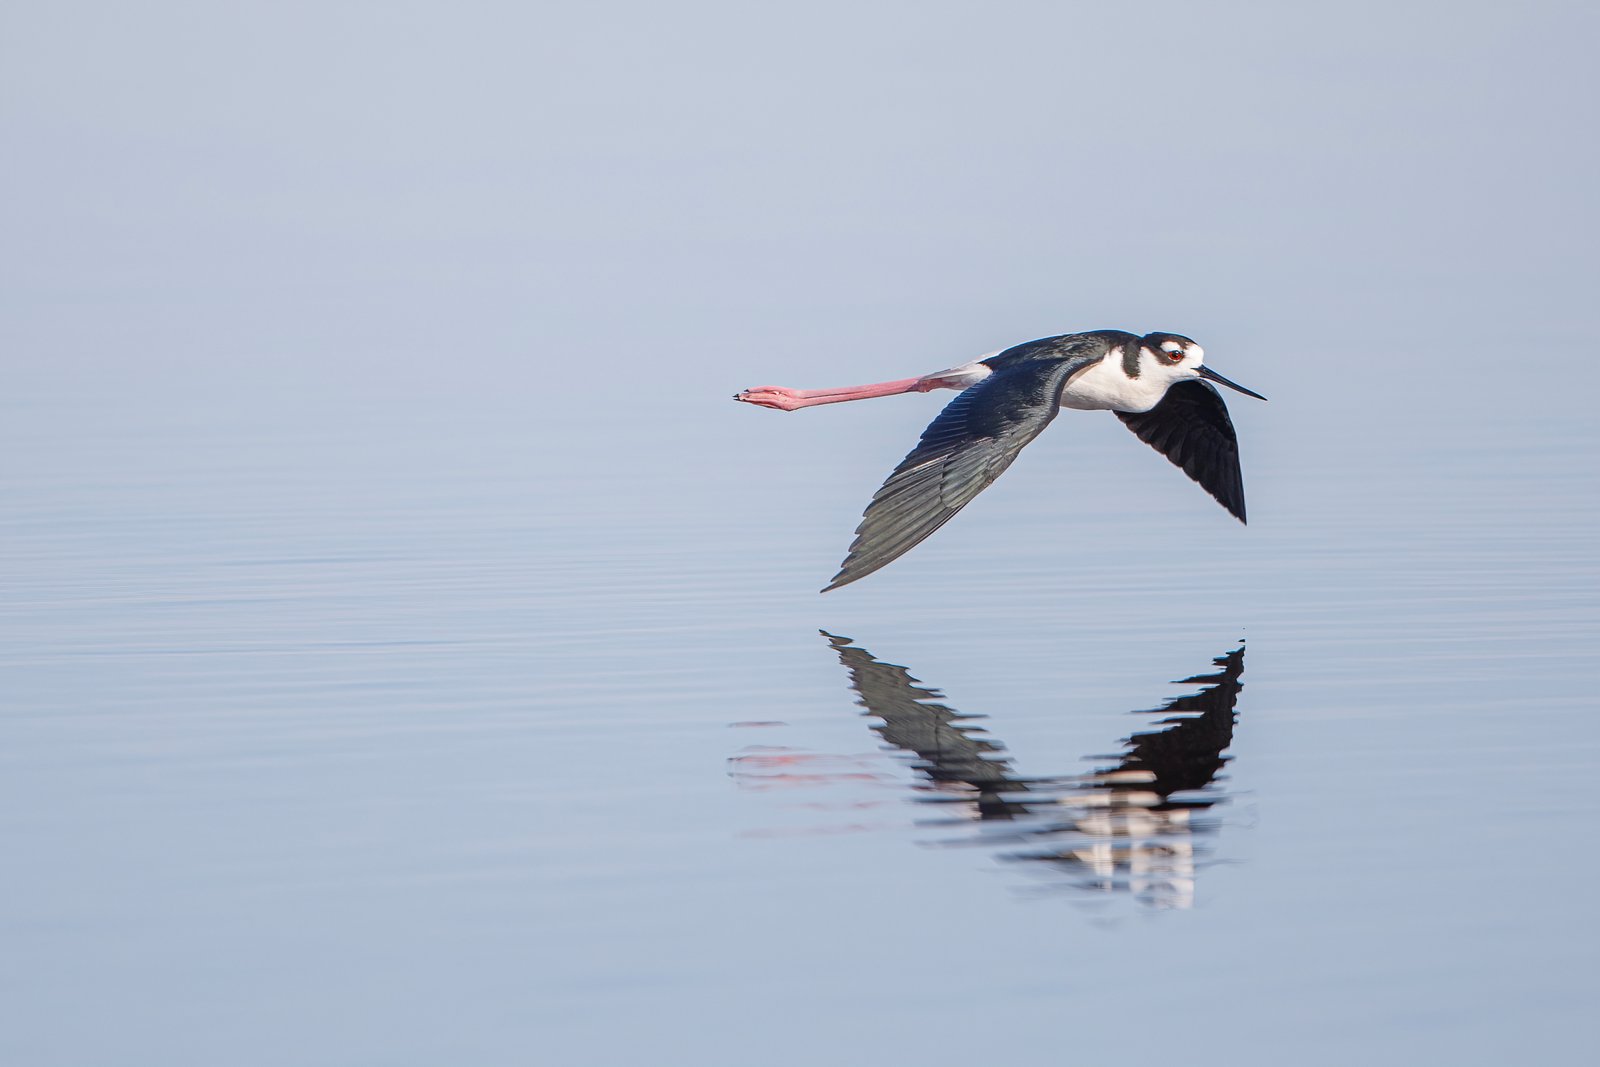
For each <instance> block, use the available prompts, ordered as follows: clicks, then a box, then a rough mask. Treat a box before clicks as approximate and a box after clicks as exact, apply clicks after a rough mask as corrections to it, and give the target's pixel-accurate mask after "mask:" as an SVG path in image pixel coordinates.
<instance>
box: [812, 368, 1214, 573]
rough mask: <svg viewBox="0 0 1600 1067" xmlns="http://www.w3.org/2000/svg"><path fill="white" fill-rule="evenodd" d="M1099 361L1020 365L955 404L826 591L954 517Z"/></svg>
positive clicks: (906, 464)
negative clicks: (1077, 377)
mask: <svg viewBox="0 0 1600 1067" xmlns="http://www.w3.org/2000/svg"><path fill="white" fill-rule="evenodd" d="M1095 358H1096V357H1094V356H1075V357H1072V358H1068V359H1060V358H1056V359H1040V360H1032V361H1028V362H1021V363H1016V364H1013V365H1011V366H1008V367H1005V368H1003V369H1000V370H996V371H995V372H994V373H993V374H991V375H990V376H989V377H987V378H985V379H984V380H983V381H981V382H979V383H978V384H977V385H974V386H973V387H972V388H970V389H968V390H966V391H965V392H963V393H962V394H961V395H960V396H958V397H956V398H955V399H954V400H952V401H950V403H949V404H947V405H946V406H945V409H944V410H943V411H941V412H940V413H939V417H938V418H936V419H934V420H933V422H932V423H930V424H929V425H928V428H927V429H926V430H924V431H922V441H921V442H920V443H919V444H918V445H917V447H916V448H914V449H912V450H911V454H910V455H908V456H906V458H905V459H903V460H901V461H900V465H899V466H898V467H896V468H895V469H894V473H893V474H891V475H889V480H888V481H886V482H884V483H883V488H882V489H879V490H878V491H877V493H876V494H874V495H873V497H872V503H870V504H868V505H867V510H866V513H865V514H864V515H862V517H861V525H860V526H857V527H856V539H855V541H854V542H853V543H852V544H851V545H850V553H849V555H847V556H845V560H844V563H843V564H842V565H841V566H840V568H839V573H838V574H836V575H834V576H833V581H831V582H829V583H828V585H827V586H826V587H825V588H824V589H823V590H822V591H823V592H824V593H826V592H827V591H828V590H829V589H837V588H839V587H840V586H841V585H848V584H849V583H851V582H853V581H855V580H856V579H858V578H865V577H866V576H867V575H869V574H871V573H872V572H873V571H875V570H877V569H878V568H880V567H883V566H885V565H886V564H888V563H891V562H893V561H894V560H896V559H898V558H900V557H901V556H903V555H905V554H906V553H907V552H909V551H910V550H911V549H912V548H914V547H915V546H916V545H917V544H918V543H920V542H921V541H922V540H923V539H924V538H926V537H927V536H928V535H929V534H931V533H933V531H935V530H937V529H938V528H939V527H941V526H943V525H944V524H945V523H947V522H949V521H950V519H951V517H952V516H954V515H955V513H956V512H958V511H960V510H961V509H962V508H964V507H966V506H967V504H969V503H971V501H972V498H973V497H975V496H977V495H978V494H979V493H981V492H983V490H984V489H986V488H987V487H988V486H989V484H990V483H991V482H993V481H994V480H995V479H996V478H998V477H1000V473H1001V472H1002V471H1004V470H1005V469H1006V468H1007V467H1009V466H1010V465H1011V461H1012V460H1014V459H1016V458H1017V453H1018V452H1020V451H1021V450H1022V446H1023V445H1025V444H1027V443H1028V442H1029V441H1032V440H1033V439H1034V438H1035V437H1037V436H1039V432H1040V431H1041V430H1043V429H1044V428H1045V427H1046V426H1048V425H1049V424H1050V420H1051V419H1053V418H1055V417H1056V412H1057V411H1059V410H1060V409H1061V386H1062V383H1063V382H1065V381H1066V380H1067V377H1068V376H1069V375H1071V374H1072V372H1073V371H1076V370H1078V369H1080V368H1082V367H1084V366H1086V365H1087V364H1089V363H1091V362H1093V360H1094V359H1095ZM1169 394H1170V391H1169ZM1224 418H1226V415H1224Z"/></svg>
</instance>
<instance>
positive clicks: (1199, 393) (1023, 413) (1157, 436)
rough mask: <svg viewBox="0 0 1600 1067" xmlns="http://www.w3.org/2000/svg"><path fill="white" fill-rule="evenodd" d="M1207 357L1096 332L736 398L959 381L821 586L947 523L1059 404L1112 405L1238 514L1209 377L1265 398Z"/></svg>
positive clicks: (866, 569) (810, 401) (779, 399)
mask: <svg viewBox="0 0 1600 1067" xmlns="http://www.w3.org/2000/svg"><path fill="white" fill-rule="evenodd" d="M1204 360H1205V350H1204V349H1202V348H1201V347H1200V346H1199V345H1198V344H1196V343H1195V342H1194V341H1193V340H1191V339H1189V338H1187V337H1184V336H1183V335H1181V334H1176V333H1148V334H1145V335H1144V336H1143V337H1139V336H1136V335H1134V334H1131V333H1125V332H1124V331H1122V330H1095V331H1093V332H1090V333H1068V334H1061V335H1060V336H1058V337H1044V338H1040V339H1039V340H1037V341H1028V342H1026V343H1024V344H1020V345H1015V346H1013V347H1011V348H1008V349H1005V350H1004V351H1002V352H995V353H991V354H989V355H987V356H984V357H982V358H980V359H977V360H974V361H973V362H971V363H965V364H962V365H961V366H959V367H952V368H951V369H949V370H942V371H937V372H935V373H933V374H925V375H923V376H922V377H920V378H901V379H899V380H897V381H892V382H875V383H873V384H871V385H856V386H847V387H845V388H841V389H784V388H781V387H778V386H770V385H769V386H759V387H757V388H754V389H746V390H744V391H743V392H741V393H737V394H735V395H734V399H735V400H738V401H741V402H743V403H746V404H755V405H757V406H759V407H765V408H774V409H776V410H779V411H795V410H797V409H799V408H807V407H814V406H816V405H819V404H838V403H842V402H844V401H846V400H865V399H867V398H869V397H875V396H891V395H893V394H895V393H926V392H931V391H932V390H934V389H959V390H961V395H960V396H957V397H956V398H955V399H954V400H952V401H950V403H949V404H947V405H946V406H945V409H944V410H943V411H941V412H940V413H939V416H938V418H936V419H934V420H933V422H931V423H930V424H929V425H928V428H927V429H926V430H924V431H922V440H921V441H920V442H918V444H917V447H916V448H914V449H912V450H911V452H910V454H909V455H907V456H906V458H905V459H903V460H901V461H900V465H899V466H898V467H896V468H895V469H894V472H893V473H891V474H890V475H889V479H888V480H887V481H886V482H884V483H883V488H881V489H879V490H878V491H877V493H875V494H873V497H872V502H871V503H870V504H868V505H867V510H866V512H865V513H864V514H863V515H862V517H861V525H860V526H857V527H856V538H855V541H854V542H853V543H852V544H851V545H850V551H849V553H848V554H847V555H846V556H845V559H844V563H843V564H842V565H841V566H840V568H839V573H838V574H836V575H834V576H833V580H832V581H830V582H829V583H828V584H827V586H825V587H824V588H823V590H822V591H823V592H824V593H826V592H827V591H828V590H830V589H837V588H839V587H840V586H842V585H848V584H850V583H851V582H854V581H857V580H858V579H861V578H865V577H866V576H867V575H869V574H871V573H872V572H873V571H875V570H878V569H879V568H881V567H884V566H886V565H887V564H889V563H892V562H893V561H894V560H896V559H899V558H900V557H901V556H903V555H905V554H906V553H907V552H909V551H910V550H911V549H913V548H915V547H916V546H917V545H918V544H920V543H921V542H922V541H923V540H924V539H925V538H927V537H928V535H929V534H931V533H933V532H934V531H935V530H937V529H938V528H939V527H941V526H943V525H944V524H945V523H947V522H949V521H950V519H951V518H952V517H954V516H955V514H956V512H958V511H960V510H961V509H962V508H964V507H966V506H967V504H969V503H971V501H972V498H973V497H975V496H977V495H978V494H979V493H981V492H982V491H983V490H984V489H986V488H987V487H988V486H989V485H990V483H992V482H993V481H994V480H995V479H996V478H998V477H1000V474H1001V472H1003V471H1004V470H1005V469H1006V468H1007V467H1009V466H1010V465H1011V461H1012V460H1014V459H1016V458H1017V453H1018V452H1020V451H1022V447H1023V446H1024V445H1026V444H1027V443H1028V442H1029V441H1032V440H1033V439H1034V438H1035V437H1037V436H1039V433H1040V432H1041V431H1042V430H1043V429H1044V428H1045V427H1046V426H1048V425H1049V424H1050V420H1051V419H1054V418H1055V417H1056V413H1057V412H1058V411H1060V410H1061V409H1062V408H1064V407H1067V408H1073V409H1075V410H1079V411H1111V412H1114V413H1115V414H1116V416H1117V418H1119V419H1121V420H1122V422H1123V425H1125V426H1127V427H1128V429H1130V430H1132V431H1133V432H1134V433H1135V434H1137V435H1138V436H1139V439H1140V440H1141V441H1143V442H1145V443H1146V444H1148V445H1150V446H1151V447H1152V448H1154V449H1155V450H1156V451H1157V452H1160V453H1161V454H1162V455H1164V456H1166V457H1167V459H1169V460H1171V461H1172V462H1173V463H1174V464H1175V465H1176V466H1178V467H1179V468H1180V469H1182V471H1183V472H1184V473H1185V474H1187V475H1188V476H1189V477H1190V478H1192V479H1193V480H1194V481H1195V482H1197V483H1199V485H1200V487H1201V488H1202V489H1204V490H1205V491H1206V492H1208V493H1210V494H1211V495H1212V496H1213V497H1215V498H1216V500H1217V503H1219V504H1221V505H1222V506H1223V507H1225V508H1227V509H1228V511H1229V512H1230V513H1231V514H1233V515H1234V516H1235V517H1236V518H1237V519H1238V520H1239V521H1240V522H1244V521H1245V514H1244V479H1243V477H1242V476H1241V474H1240V472H1239V439H1238V437H1237V435H1235V433H1234V431H1233V421H1232V420H1231V419H1229V417H1228V408H1227V405H1226V404H1224V403H1223V402H1222V395H1221V394H1220V393H1218V392H1217V389H1216V386H1214V385H1212V384H1211V383H1212V382H1216V383H1217V384H1218V385H1226V386H1227V387H1228V388H1230V389H1235V390H1237V391H1239V392H1241V393H1243V394H1245V395H1246V396H1253V397H1255V398H1256V399H1257V400H1265V399H1266V397H1264V396H1262V395H1261V394H1260V393H1256V392H1252V391H1251V390H1249V389H1246V388H1245V387H1244V386H1242V385H1238V384H1236V383H1234V382H1230V381H1229V380H1228V379H1226V378H1224V377H1223V376H1222V375H1220V374H1218V373H1217V372H1216V371H1214V370H1212V369H1211V368H1210V367H1207V366H1205V363H1204Z"/></svg>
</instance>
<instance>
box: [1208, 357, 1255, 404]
mask: <svg viewBox="0 0 1600 1067" xmlns="http://www.w3.org/2000/svg"><path fill="white" fill-rule="evenodd" d="M1196 369H1197V370H1198V371H1199V372H1200V377H1202V378H1209V379H1211V380H1212V381H1214V382H1216V383H1217V384H1218V385H1226V386H1227V387H1228V388H1229V389H1237V390H1238V391H1239V392H1241V393H1243V394H1244V395H1245V396H1253V397H1255V398H1256V399H1257V400H1265V399H1266V397H1264V396H1262V395H1261V394H1260V393H1258V392H1256V391H1255V390H1253V389H1246V388H1245V387H1244V386H1242V385H1240V384H1239V383H1238V382H1230V381H1228V379H1226V378H1224V377H1223V376H1222V375H1220V374H1218V373H1217V372H1216V371H1214V370H1212V369H1211V368H1210V367H1208V366H1206V365H1205V364H1204V363H1202V364H1201V365H1200V366H1199V367H1197V368H1196Z"/></svg>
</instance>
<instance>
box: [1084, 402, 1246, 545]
mask: <svg viewBox="0 0 1600 1067" xmlns="http://www.w3.org/2000/svg"><path fill="white" fill-rule="evenodd" d="M1116 414H1117V418H1119V419H1121V420H1122V421H1123V423H1124V424H1125V425H1126V426H1127V427H1128V429H1130V430H1132V431H1133V432H1134V433H1136V434H1138V435H1139V440H1141V441H1143V442H1144V443H1145V444H1147V445H1149V446H1151V447H1152V448H1154V449H1155V450H1156V451H1157V452H1160V453H1161V454H1162V455H1164V456H1166V457H1167V458H1168V459H1170V460H1171V461H1172V462H1173V464H1175V465H1176V466H1178V467H1180V468H1182V470H1183V473H1185V474H1187V475H1188V476H1189V477H1191V478H1193V479H1194V480H1195V481H1196V482H1198V483H1199V484H1200V488H1202V489H1204V490H1205V491H1206V492H1208V493H1210V494H1211V495H1212V496H1214V497H1216V498H1217V503H1219V504H1221V505H1222V506H1223V507H1225V508H1227V509H1228V510H1229V511H1230V512H1232V513H1233V516H1234V517H1235V518H1237V519H1238V520H1239V521H1240V522H1244V521H1245V518H1244V475H1243V474H1242V473H1240V471H1239V438H1238V435H1237V434H1235V433H1234V432H1233V420H1232V419H1230V418H1228V406H1227V405H1226V404H1224V403H1223V402H1222V396H1221V395H1220V394H1219V393H1218V392H1217V391H1216V389H1214V388H1213V387H1212V386H1210V385H1208V384H1206V383H1205V382H1200V381H1188V382H1179V383H1178V384H1177V385H1174V386H1173V387H1172V388H1170V389H1168V390H1167V395H1166V396H1164V397H1162V398H1161V403H1159V404H1157V405H1156V406H1155V407H1153V408H1151V409H1150V410H1149V411H1142V412H1127V411H1119V412H1117V413H1116Z"/></svg>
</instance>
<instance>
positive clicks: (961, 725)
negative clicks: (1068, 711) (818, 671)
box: [823, 633, 1244, 908]
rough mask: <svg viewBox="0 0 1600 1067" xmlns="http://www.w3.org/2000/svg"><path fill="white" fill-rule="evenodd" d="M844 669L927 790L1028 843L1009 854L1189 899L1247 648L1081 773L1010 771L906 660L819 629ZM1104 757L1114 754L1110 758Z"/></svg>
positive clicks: (1156, 898) (1086, 882) (1088, 879)
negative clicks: (1004, 825)
mask: <svg viewBox="0 0 1600 1067" xmlns="http://www.w3.org/2000/svg"><path fill="white" fill-rule="evenodd" d="M823 636H825V637H826V638H827V639H828V643H829V644H830V645H831V646H832V647H833V649H834V651H835V652H837V653H838V655H839V661H840V662H841V663H843V664H844V666H845V668H846V669H847V670H848V671H849V672H850V684H851V686H852V688H854V689H855V691H856V694H857V696H858V697H859V698H860V699H859V701H858V702H859V703H860V705H861V706H862V707H863V708H865V709H866V710H865V712H864V714H866V715H867V716H870V717H871V718H873V719H876V720H878V721H877V722H876V723H875V724H873V726H872V729H873V731H874V732H876V733H877V734H878V736H880V737H881V738H883V740H884V741H886V742H887V743H888V744H890V745H892V746H893V747H894V748H897V749H900V750H902V751H905V752H909V753H912V754H914V755H915V757H916V760H915V762H914V763H913V766H914V767H915V768H916V770H917V771H918V772H919V774H920V775H921V776H922V777H923V779H924V781H923V782H922V783H920V785H919V788H920V789H921V790H923V791H925V793H926V795H925V796H924V797H923V799H925V800H930V801H934V802H941V803H946V804H954V805H956V806H957V807H958V809H959V811H960V813H961V815H962V816H963V817H965V818H967V819H977V820H981V821H984V822H993V821H996V820H1006V821H1007V822H1008V823H1010V824H1011V825H1010V826H1009V828H1008V830H1009V832H1008V833H1006V834H1002V835H992V834H989V835H986V839H992V838H993V837H994V836H999V837H1000V838H1001V839H1002V841H1004V842H1005V843H1007V844H1010V845H1013V846H1018V845H1020V846H1026V848H1025V849H1024V850H1022V851H1012V852H1009V853H1007V854H1006V856H1005V858H1007V859H1011V860H1017V861H1026V862H1030V863H1037V864H1041V865H1046V866H1048V867H1049V868H1051V869H1055V870H1057V871H1060V872H1063V873H1065V874H1066V875H1067V876H1068V878H1069V881H1070V883H1071V884H1073V885H1076V886H1079V887H1081V888H1085V889H1094V890H1100V891H1105V892H1128V893H1131V894H1133V895H1134V896H1135V897H1137V898H1138V899H1140V900H1142V901H1144V902H1145V903H1147V904H1150V905H1153V906H1156V907H1167V908H1184V907H1189V906H1191V905H1192V904H1193V902H1194V891H1195V875H1196V870H1197V855H1198V850H1197V848H1196V836H1197V835H1200V834H1207V833H1210V832H1212V831H1214V830H1215V828H1216V827H1215V820H1207V819H1206V818H1205V813H1206V812H1207V810H1208V809H1210V808H1211V807H1213V806H1214V805H1216V804H1217V803H1218V802H1219V801H1221V800H1222V799H1224V798H1223V795H1222V794H1221V792H1220V790H1219V789H1218V788H1217V775H1218V773H1219V772H1220V771H1221V770H1222V768H1223V767H1224V766H1225V765H1226V764H1227V763H1228V761H1229V759H1230V758H1231V757H1229V756H1226V755H1224V752H1225V751H1226V749H1227V748H1228V746H1229V745H1230V744H1232V742H1233V728H1234V724H1235V722H1236V716H1235V713H1234V705H1235V703H1236V702H1237V700H1238V696H1239V690H1240V688H1241V686H1242V683H1241V682H1240V680H1239V679H1240V676H1241V675H1242V674H1243V673H1244V648H1243V646H1241V647H1239V648H1236V649H1234V650H1233V651H1232V652H1228V653H1226V654H1224V655H1222V656H1218V657H1216V658H1215V659H1214V660H1213V661H1212V663H1213V666H1214V667H1215V668H1217V669H1216V670H1214V671H1213V672H1211V673H1208V674H1201V675H1196V676H1194V677H1191V678H1185V679H1183V680H1182V681H1180V682H1179V683H1176V684H1180V685H1192V686H1199V687H1200V688H1199V689H1198V690H1197V691H1195V692H1192V693H1189V694H1187V695H1184V696H1180V697H1177V698H1175V699H1173V700H1169V701H1168V702H1166V703H1165V704H1163V705H1162V706H1161V707H1159V708H1154V709H1151V710H1148V711H1140V712H1134V714H1136V715H1140V716H1151V717H1153V718H1152V719H1151V722H1150V724H1151V725H1152V726H1153V727H1155V728H1154V729H1151V730H1147V731H1141V732H1136V733H1134V734H1133V735H1132V736H1130V737H1128V738H1125V739H1124V741H1123V744H1124V750H1123V751H1122V752H1120V753H1118V754H1116V755H1111V756H1091V757H1087V758H1088V759H1093V760H1097V761H1107V765H1105V766H1101V767H1097V768H1096V769H1095V770H1094V771H1092V772H1090V773H1088V774H1076V775H1064V776H1059V777H1046V778H1027V777H1022V776H1020V775H1018V774H1017V773H1016V771H1015V768H1014V766H1013V764H1012V761H1011V759H1010V758H1009V757H1008V756H1006V755H1005V754H1004V753H1005V746H1004V745H1002V744H1001V743H1000V742H998V741H996V740H993V739H992V738H990V737H988V736H987V735H986V734H985V732H984V731H983V730H982V729H981V728H980V727H977V726H975V725H973V723H974V720H978V719H982V718H985V716H982V715H965V714H962V713H961V712H959V711H957V710H955V709H954V708H951V707H949V706H948V705H946V704H944V703H943V702H942V701H943V695H942V694H941V693H939V692H938V691H937V690H935V689H931V688H928V687H926V686H924V685H922V684H921V683H920V682H919V681H918V680H917V679H915V678H913V677H912V676H911V674H910V673H909V672H908V671H907V670H906V668H904V667H901V666H898V665H896V664H892V663H884V662H882V661H881V660H879V659H877V658H876V657H874V656H873V655H872V654H871V653H870V652H868V651H867V650H866V649H864V648H861V647H859V646H857V645H856V644H854V642H852V641H851V639H850V638H847V637H839V636H837V635H834V634H828V633H824V635H823ZM1109 761H1115V762H1114V763H1111V762H1109Z"/></svg>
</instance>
